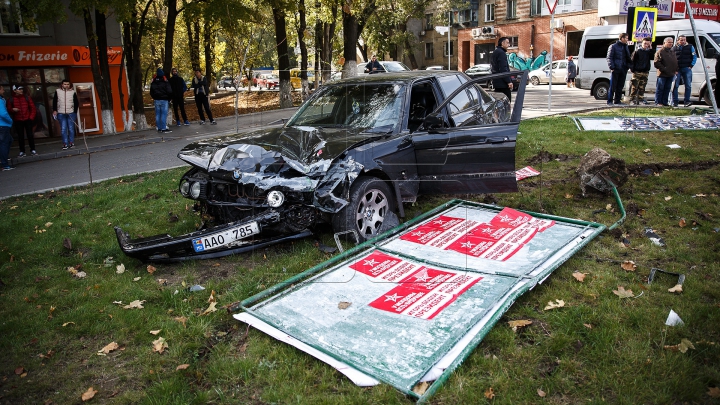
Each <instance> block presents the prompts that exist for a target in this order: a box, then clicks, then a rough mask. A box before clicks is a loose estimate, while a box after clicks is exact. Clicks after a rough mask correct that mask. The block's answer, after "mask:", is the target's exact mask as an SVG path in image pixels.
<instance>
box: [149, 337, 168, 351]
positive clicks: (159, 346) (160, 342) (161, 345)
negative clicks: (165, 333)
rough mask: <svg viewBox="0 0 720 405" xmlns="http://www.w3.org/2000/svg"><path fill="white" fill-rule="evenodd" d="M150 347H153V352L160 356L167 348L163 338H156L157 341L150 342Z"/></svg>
mask: <svg viewBox="0 0 720 405" xmlns="http://www.w3.org/2000/svg"><path fill="white" fill-rule="evenodd" d="M152 345H153V351H154V352H158V353H160V354H162V352H164V351H165V349H167V348H168V344H167V342H165V338H163V337H159V338H157V340H154V341H153V342H152Z"/></svg>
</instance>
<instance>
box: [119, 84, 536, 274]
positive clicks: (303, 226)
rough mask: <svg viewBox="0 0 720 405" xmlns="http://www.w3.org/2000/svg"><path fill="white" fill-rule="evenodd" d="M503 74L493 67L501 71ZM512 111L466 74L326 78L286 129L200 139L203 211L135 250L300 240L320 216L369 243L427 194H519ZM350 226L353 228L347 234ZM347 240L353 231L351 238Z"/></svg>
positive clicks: (195, 187)
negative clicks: (198, 220)
mask: <svg viewBox="0 0 720 405" xmlns="http://www.w3.org/2000/svg"><path fill="white" fill-rule="evenodd" d="M509 74H510V73H508V74H497V75H493V77H501V76H503V75H509ZM526 76H527V74H525V75H524V76H523V78H522V80H521V85H520V90H519V91H518V93H517V95H516V97H515V105H514V108H511V105H510V103H509V101H508V100H507V98H505V96H503V95H502V94H499V93H497V94H496V93H488V92H487V91H486V90H485V89H483V88H482V87H481V86H480V84H479V81H484V80H487V77H485V78H483V79H478V81H473V80H472V79H471V78H469V77H468V76H466V75H465V74H464V73H461V72H452V71H442V72H427V71H423V72H402V73H388V74H384V75H368V76H362V77H358V78H351V79H345V80H341V81H337V82H333V83H330V84H327V85H325V86H322V87H321V88H320V89H319V90H318V91H316V92H315V93H314V94H313V95H312V97H311V98H310V99H309V100H308V101H306V102H305V103H304V104H303V105H302V106H301V107H300V108H299V109H298V110H297V112H296V113H295V114H294V115H293V116H292V117H291V118H290V119H289V120H288V121H287V122H286V123H285V124H284V125H283V126H282V127H273V128H266V129H263V130H259V131H255V132H251V133H245V134H232V135H228V136H222V137H218V138H213V139H208V140H203V141H199V142H195V143H193V144H190V145H188V146H186V147H185V148H183V149H182V150H181V151H180V153H179V154H178V157H179V158H180V159H182V160H183V161H185V162H187V163H189V164H190V165H191V166H192V167H191V169H190V170H188V171H187V173H185V175H183V177H182V179H181V180H180V184H179V190H180V193H181V194H182V196H183V197H185V198H188V199H191V200H193V201H194V205H195V208H196V209H197V210H199V211H200V212H201V214H202V215H203V218H205V219H207V221H206V222H205V223H204V226H203V227H202V228H201V229H200V230H198V231H195V232H192V233H190V234H187V235H182V236H179V237H172V236H170V235H157V236H153V237H149V238H139V239H131V238H130V236H129V235H128V233H126V232H124V231H123V230H122V229H120V228H116V234H117V238H118V242H119V243H120V246H121V248H122V250H123V251H124V252H125V253H126V254H127V255H129V256H132V257H136V258H138V259H141V260H144V261H177V260H186V259H193V258H211V257H219V256H224V255H227V254H232V253H238V252H242V251H247V250H250V249H255V248H258V247H260V246H265V245H267V244H270V243H277V242H280V241H284V240H289V239H294V238H300V237H305V236H307V235H309V234H310V233H311V232H312V230H313V229H315V228H316V227H317V226H318V225H320V224H323V223H325V224H330V225H332V228H333V231H334V232H335V233H340V234H349V235H348V236H353V237H354V238H355V239H356V240H357V241H358V242H362V241H366V240H368V239H371V238H373V237H375V236H376V235H378V234H379V233H381V232H383V231H384V230H386V229H390V228H392V227H393V226H396V225H397V224H398V217H404V216H405V214H404V209H403V203H409V202H414V201H415V200H416V198H417V197H418V195H420V194H474V193H501V192H514V191H517V184H516V181H515V143H516V136H517V131H518V126H519V123H520V113H521V110H522V103H523V99H524V92H525V84H526V81H527V77H526ZM350 234H351V235H350ZM351 239H352V238H351Z"/></svg>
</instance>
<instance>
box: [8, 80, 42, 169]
mask: <svg viewBox="0 0 720 405" xmlns="http://www.w3.org/2000/svg"><path fill="white" fill-rule="evenodd" d="M7 110H8V112H9V113H10V114H11V115H12V117H13V127H14V128H15V133H17V135H18V146H19V147H20V153H19V154H18V157H23V156H25V136H27V140H28V144H29V145H30V154H31V155H33V156H35V155H37V152H35V132H33V123H34V122H35V114H37V109H36V108H35V103H33V101H32V99H30V96H28V95H27V94H25V88H24V87H23V86H22V85H15V86H13V95H12V97H10V100H8V109H7Z"/></svg>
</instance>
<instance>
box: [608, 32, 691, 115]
mask: <svg viewBox="0 0 720 405" xmlns="http://www.w3.org/2000/svg"><path fill="white" fill-rule="evenodd" d="M628 37H629V36H628V34H627V33H623V34H620V37H619V39H618V41H617V42H615V43H614V44H612V45H610V46H609V47H608V51H607V62H608V67H609V68H610V72H611V75H610V89H609V91H608V98H607V104H608V105H624V104H623V103H622V102H621V97H622V91H623V87H624V86H625V78H626V77H627V71H628V69H629V70H630V71H631V72H632V78H631V79H630V102H631V103H632V104H635V105H637V104H641V103H642V104H648V102H647V101H646V100H645V86H646V85H647V81H648V74H649V72H650V67H651V65H650V61H651V60H652V61H653V64H652V65H653V66H654V67H655V69H657V82H656V86H655V106H666V107H667V106H670V105H672V106H673V107H677V106H678V105H679V103H680V100H679V93H678V90H679V88H680V86H684V90H685V94H684V98H683V106H685V107H690V106H691V105H692V102H690V96H691V94H692V68H693V66H695V63H696V62H697V55H696V53H695V48H694V47H693V46H692V45H690V44H688V43H687V38H686V37H685V36H684V35H680V36H678V41H677V44H676V45H674V46H673V38H671V37H667V38H665V39H664V40H663V46H662V48H660V50H658V51H657V52H655V50H654V49H652V41H651V39H650V38H644V39H643V41H642V45H641V47H640V48H638V49H636V50H635V52H633V53H632V54H630V49H629V47H628V45H627V42H628ZM673 83H674V86H673ZM671 92H672V104H670V100H671V98H670V94H671Z"/></svg>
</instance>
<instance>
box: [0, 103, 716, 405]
mask: <svg viewBox="0 0 720 405" xmlns="http://www.w3.org/2000/svg"><path fill="white" fill-rule="evenodd" d="M520 131H521V134H520V135H519V137H518V139H519V141H518V148H517V157H516V167H517V168H518V169H519V168H522V167H525V166H527V165H531V166H533V167H535V168H536V169H538V170H541V171H542V175H541V176H538V177H533V178H529V179H526V180H523V181H521V182H520V192H519V193H515V194H496V195H462V196H459V198H463V199H467V200H472V201H478V202H485V203H494V204H497V205H500V206H509V207H513V208H517V209H524V210H528V211H535V212H543V213H548V214H552V215H559V216H564V217H570V218H579V219H582V220H588V221H595V222H600V223H604V224H606V225H611V224H613V223H615V222H616V221H617V220H618V219H619V218H620V214H619V207H617V204H616V202H615V199H614V198H613V197H612V196H609V195H603V194H599V193H595V192H590V193H588V194H587V195H586V196H583V195H582V194H581V192H580V182H579V179H578V176H577V174H576V173H575V169H576V168H577V166H578V163H579V160H580V157H581V156H582V155H583V154H584V153H586V152H587V151H589V150H590V149H592V148H594V147H600V148H603V149H605V150H606V151H608V152H609V153H610V154H611V155H612V156H613V157H616V158H620V159H623V160H625V161H626V163H627V164H628V167H629V168H630V171H631V174H632V175H631V177H630V179H629V180H628V182H627V183H626V184H624V185H623V186H622V187H620V189H619V191H620V196H621V198H622V201H623V203H624V206H625V209H626V210H627V219H626V221H625V223H624V224H622V225H621V226H619V227H618V228H617V229H615V230H613V231H606V232H604V233H603V234H602V235H601V237H599V238H597V239H595V240H594V241H592V242H591V243H590V244H589V245H588V246H587V247H586V248H585V249H583V250H582V251H580V252H579V253H577V254H576V255H575V256H574V257H573V258H571V259H570V260H568V261H567V262H566V263H565V264H563V265H562V266H561V267H560V268H558V269H557V270H556V271H555V272H554V273H553V274H552V275H551V276H550V277H549V278H548V279H547V280H546V281H545V282H544V283H543V284H541V285H539V286H537V287H536V288H535V289H533V290H532V291H530V292H528V293H526V294H525V295H524V296H522V297H521V298H520V299H519V300H518V301H517V302H515V304H514V305H513V306H512V307H511V309H510V310H509V311H508V312H507V313H506V314H505V315H504V316H503V317H502V319H501V320H500V322H498V323H497V324H496V326H495V327H494V328H493V329H492V331H491V332H490V333H489V334H488V335H487V336H486V338H485V340H484V341H483V342H482V343H481V344H480V345H479V346H478V348H477V349H476V350H475V351H474V352H473V353H472V354H471V355H470V356H469V357H468V358H467V359H466V361H465V362H464V363H463V364H462V366H460V367H459V368H458V370H457V371H456V372H455V373H454V374H453V375H452V377H451V378H450V379H449V381H448V382H447V383H446V384H445V385H444V386H443V387H442V388H441V389H440V390H439V391H438V393H437V394H436V395H435V396H434V397H432V398H431V400H430V403H433V404H478V403H503V404H538V403H549V404H578V403H618V404H675V403H678V404H679V403H697V404H712V403H720V390H718V389H717V387H720V265H719V264H718V261H719V259H720V257H719V255H718V253H717V250H718V246H720V233H718V232H719V231H720V210H718V195H720V168H718V165H717V164H718V162H720V139H719V135H718V133H717V131H666V132H635V133H631V132H627V133H625V132H623V133H620V132H590V131H588V132H580V131H578V130H577V129H576V127H575V124H574V123H573V121H572V120H571V119H570V118H568V117H548V118H541V119H535V120H530V121H525V122H523V123H522V125H521V127H520ZM672 143H676V144H679V145H681V146H682V148H681V149H670V148H667V147H666V146H665V145H667V144H672ZM182 173H183V170H182V169H176V170H170V171H166V172H159V173H151V174H144V175H137V176H131V177H126V178H123V179H115V180H109V181H106V182H102V183H97V184H95V185H93V186H89V187H83V188H77V189H68V190H61V191H56V192H48V193H44V194H41V195H30V196H25V197H20V198H11V199H7V200H3V201H0V216H1V217H2V221H0V235H1V236H0V404H20V403H22V404H42V403H53V404H71V403H82V400H81V395H83V393H85V392H87V391H88V389H89V388H90V387H93V390H95V391H97V392H96V393H95V395H94V398H92V399H91V400H90V401H89V403H102V404H137V403H140V404H208V403H217V404H275V403H277V404H288V403H298V404H410V403H412V402H413V401H412V400H411V399H409V398H407V397H405V396H404V395H403V394H401V393H399V392H398V391H396V390H395V389H394V388H392V387H390V386H387V385H380V386H376V387H372V388H360V387H356V386H355V385H353V384H352V383H351V382H350V381H349V380H348V379H347V378H346V377H344V376H343V375H342V374H340V373H338V372H336V371H335V370H334V369H333V368H331V367H330V366H327V365H325V364H324V363H321V362H319V361H317V360H315V359H314V358H312V357H310V356H308V355H306V354H304V353H302V352H300V351H299V350H297V349H295V348H293V347H291V346H288V345H285V344H283V343H280V342H279V341H276V340H275V339H273V338H270V337H268V336H266V335H265V334H263V333H261V332H259V331H257V330H255V329H252V328H248V327H247V326H246V325H245V324H242V323H240V322H237V321H235V320H234V319H233V318H232V317H231V315H230V314H228V313H227V311H226V310H225V309H223V307H225V306H227V305H230V304H233V303H236V302H238V301H241V300H243V299H245V298H248V297H250V296H252V295H254V294H256V293H258V292H260V291H262V290H264V289H266V288H268V287H270V286H272V285H274V284H276V283H278V282H280V281H282V280H285V279H287V278H289V277H290V276H292V275H294V274H297V273H300V272H302V271H304V270H306V269H308V268H310V267H312V266H313V265H315V264H318V263H320V262H322V261H324V260H327V259H328V258H329V257H330V256H328V255H326V254H324V253H322V252H320V251H319V250H318V249H317V247H316V246H315V242H314V239H313V238H308V239H305V240H301V241H296V242H294V243H287V244H282V245H278V246H274V247H270V248H267V249H262V250H258V251H256V252H254V253H252V254H244V255H238V256H231V257H227V258H222V259H215V260H205V261H193V262H186V263H181V264H158V265H154V267H148V265H146V264H143V263H141V262H139V261H136V260H133V259H130V258H128V257H126V256H124V255H123V254H122V252H121V251H120V249H119V247H118V245H117V242H116V240H115V234H114V231H113V227H114V226H121V227H123V229H125V230H127V231H129V232H130V233H131V234H132V236H133V237H137V236H140V235H144V236H150V235H154V234H157V233H165V232H167V233H170V234H174V235H177V234H181V233H185V232H188V231H191V230H193V229H195V227H196V226H197V225H198V224H199V222H200V218H199V217H198V215H197V214H195V213H194V212H193V211H192V210H191V209H189V200H186V199H184V198H182V197H181V196H180V195H179V193H178V191H177V183H178V180H179V178H180V176H181V175H182ZM454 197H456V196H452V197H451V196H432V197H422V198H420V199H419V200H418V202H417V203H416V204H414V205H412V206H410V205H406V207H405V212H406V215H408V218H407V219H410V218H412V217H414V216H416V215H419V214H421V213H423V212H426V211H428V210H430V209H431V208H433V207H435V206H437V205H439V204H441V203H444V202H446V201H448V200H449V199H451V198H454ZM175 217H177V220H175ZM646 228H652V229H654V230H655V232H656V233H657V234H659V235H660V236H661V237H662V238H663V239H664V240H665V242H666V245H667V246H666V247H664V248H663V247H659V246H656V245H654V244H652V243H651V242H650V240H649V239H647V238H646V237H645V236H644V230H645V229H646ZM316 238H317V239H319V240H320V241H321V242H322V243H324V244H326V245H333V244H334V242H333V240H332V234H331V232H330V231H329V230H328V231H326V232H325V233H321V234H319V235H317V236H316ZM623 240H626V241H629V244H623V243H622V242H623ZM629 260H631V261H633V262H634V263H635V264H636V266H637V268H636V269H635V270H634V271H626V270H624V269H623V268H622V267H621V264H622V262H624V261H629ZM120 264H122V265H123V266H124V268H125V271H124V272H122V273H119V272H118V269H117V266H118V265H120ZM651 268H661V269H664V270H667V271H671V272H676V273H682V274H685V275H686V280H685V283H684V285H683V291H682V292H681V293H671V292H668V289H670V288H672V287H673V286H674V285H675V283H676V282H677V278H676V277H673V276H669V275H659V276H658V277H657V279H656V280H655V281H654V282H653V283H652V284H651V285H648V284H647V282H646V281H647V276H648V274H649V272H650V270H651ZM74 272H84V273H85V277H83V278H79V277H77V276H76V275H74V274H73V273H74ZM573 273H584V274H585V278H584V281H583V282H580V281H578V280H577V279H576V278H575V277H574V276H573ZM159 280H160V281H159ZM196 284H199V285H202V286H203V287H205V290H202V291H199V292H190V291H189V287H191V286H193V285H196ZM619 286H622V287H624V288H625V289H630V290H632V291H633V297H634V298H624V299H623V298H620V297H619V296H618V295H616V294H614V293H613V290H618V287H619ZM211 295H212V297H213V298H214V299H215V300H216V301H217V303H216V307H217V309H218V310H217V311H215V312H208V313H205V312H206V310H207V309H208V308H209V307H210V306H211V304H210V303H209V299H211ZM556 299H561V300H563V301H564V302H565V306H564V307H563V308H558V309H553V310H543V308H544V307H545V306H546V305H547V303H548V301H554V300H556ZM136 300H140V301H142V306H143V308H141V309H140V308H130V309H125V308H124V307H125V306H127V305H129V304H130V303H131V302H133V301H136ZM670 309H672V310H674V311H675V312H677V313H678V314H679V315H680V317H681V318H682V319H683V321H684V322H685V326H676V327H667V326H665V319H666V317H667V316H668V313H669V311H670ZM511 320H530V321H532V324H530V325H528V326H525V327H522V328H520V329H518V330H517V332H513V330H512V329H511V328H510V327H509V325H508V324H507V322H508V321H511ZM158 330H159V332H157V331H158ZM151 331H153V332H157V333H156V334H152V333H151ZM159 338H163V339H164V341H165V343H166V344H167V347H166V348H163V349H161V350H162V352H160V351H159V350H157V349H156V348H155V347H156V346H162V344H161V343H158V340H159ZM683 339H687V341H689V342H691V344H692V346H693V347H692V348H688V349H687V350H686V351H685V352H682V351H680V350H678V349H680V348H683V349H684V348H686V347H687V344H686V345H684V346H683V347H679V346H677V345H679V344H680V343H681V341H682V340H683ZM112 342H115V343H117V345H118V348H117V349H115V350H112V351H110V352H109V353H107V354H104V355H98V352H99V351H100V350H101V349H103V348H104V347H105V346H107V345H108V344H110V343H112ZM153 342H156V344H155V345H154V344H153ZM491 392H492V393H493V394H494V397H492V395H490V393H491ZM488 397H492V399H489V398H488Z"/></svg>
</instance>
